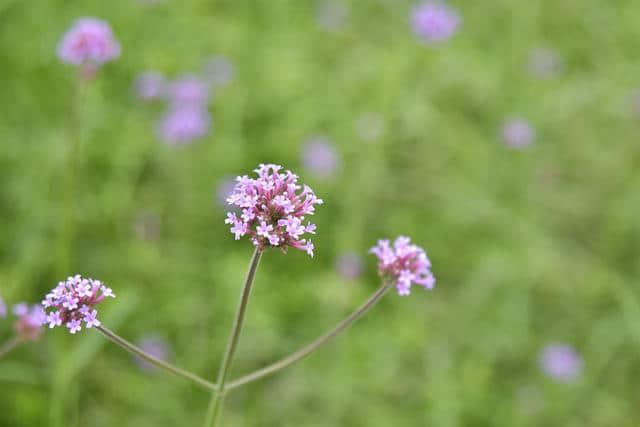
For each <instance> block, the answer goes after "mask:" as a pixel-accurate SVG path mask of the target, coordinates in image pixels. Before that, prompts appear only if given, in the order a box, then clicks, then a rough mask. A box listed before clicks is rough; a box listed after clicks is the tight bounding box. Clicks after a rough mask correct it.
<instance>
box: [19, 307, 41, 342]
mask: <svg viewBox="0 0 640 427" xmlns="http://www.w3.org/2000/svg"><path fill="white" fill-rule="evenodd" d="M13 314H15V316H16V317H17V318H18V319H17V320H16V323H15V324H14V326H13V328H14V331H15V333H16V337H17V338H18V339H19V340H21V341H36V340H37V339H38V338H40V334H42V325H43V324H45V323H46V322H47V315H46V314H45V312H44V310H43V309H42V307H41V306H40V305H39V304H34V305H31V306H29V305H27V304H25V303H20V304H16V305H15V306H14V307H13Z"/></svg>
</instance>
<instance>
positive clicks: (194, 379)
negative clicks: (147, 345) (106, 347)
mask: <svg viewBox="0 0 640 427" xmlns="http://www.w3.org/2000/svg"><path fill="white" fill-rule="evenodd" d="M95 328H96V329H97V330H98V331H100V332H101V333H102V335H104V336H105V337H106V338H108V339H109V340H111V341H113V342H114V343H116V344H118V345H119V346H120V347H122V348H124V349H125V350H127V351H128V352H129V353H132V354H134V355H136V356H138V357H139V358H141V359H144V360H145V361H147V362H149V363H151V364H152V365H154V366H157V367H158V368H160V369H164V370H165V371H168V372H171V373H172V374H174V375H177V376H179V377H182V378H186V379H188V380H189V381H192V382H194V383H196V384H198V385H200V386H201V387H204V388H206V389H207V390H211V391H216V390H217V389H218V387H217V386H216V385H215V384H213V383H210V382H209V381H207V380H205V379H203V378H200V377H199V376H197V375H196V374H192V373H191V372H188V371H185V370H184V369H181V368H178V367H177V366H173V365H172V364H170V363H167V362H165V361H164V360H160V359H158V358H157V357H154V356H152V355H150V354H149V353H147V352H145V351H144V350H142V349H141V348H139V347H136V346H135V345H133V344H131V343H130V342H129V341H127V340H125V339H124V338H122V337H120V336H118V335H116V334H115V333H114V332H112V331H110V330H109V329H107V328H105V327H104V326H96V327H95Z"/></svg>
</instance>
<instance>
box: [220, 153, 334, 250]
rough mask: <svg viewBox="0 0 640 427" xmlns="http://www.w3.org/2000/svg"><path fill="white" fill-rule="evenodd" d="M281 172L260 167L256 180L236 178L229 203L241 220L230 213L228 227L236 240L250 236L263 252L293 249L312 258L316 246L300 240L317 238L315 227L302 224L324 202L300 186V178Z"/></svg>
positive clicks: (279, 167)
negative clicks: (266, 250) (237, 210)
mask: <svg viewBox="0 0 640 427" xmlns="http://www.w3.org/2000/svg"><path fill="white" fill-rule="evenodd" d="M282 169H283V168H282V166H278V165H273V164H267V165H264V164H261V165H260V166H259V167H258V169H256V170H255V172H256V173H257V174H258V178H257V179H253V178H249V177H248V176H246V175H245V176H239V177H237V178H236V185H235V188H234V189H233V192H232V193H231V195H230V196H229V197H228V198H227V203H228V204H230V205H235V206H237V207H238V208H240V210H241V213H240V216H238V214H237V213H236V212H229V213H227V219H226V220H225V223H226V224H230V225H231V232H232V233H233V234H234V235H235V238H236V240H239V239H240V238H241V237H242V236H245V235H247V236H250V237H251V241H252V242H253V244H254V245H256V246H257V247H258V248H260V249H264V248H266V247H268V246H275V247H279V248H281V249H282V250H283V251H285V252H286V250H287V248H288V247H289V246H290V247H292V248H295V249H300V250H304V251H306V252H307V253H308V254H309V255H310V256H313V243H311V240H310V239H308V238H301V237H302V235H303V234H305V233H310V234H315V230H316V226H315V224H311V223H310V222H307V224H306V225H304V224H303V221H304V217H305V215H313V214H314V212H315V206H314V205H321V204H322V203H323V202H322V199H319V198H317V197H316V195H315V194H314V192H313V190H311V188H309V187H308V186H307V185H304V186H300V185H298V184H297V182H298V176H297V175H294V174H293V173H291V171H284V172H283V173H280V171H281V170H282ZM300 189H302V191H300V192H298V190H300Z"/></svg>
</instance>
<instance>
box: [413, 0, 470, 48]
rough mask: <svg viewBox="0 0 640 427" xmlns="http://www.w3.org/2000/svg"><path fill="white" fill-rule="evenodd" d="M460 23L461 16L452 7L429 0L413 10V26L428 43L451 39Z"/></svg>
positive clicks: (418, 34) (417, 33)
mask: <svg viewBox="0 0 640 427" xmlns="http://www.w3.org/2000/svg"><path fill="white" fill-rule="evenodd" d="M459 25H460V16H459V15H458V13H457V12H456V11H455V10H454V9H452V8H451V7H449V6H447V5H445V4H442V3H439V2H434V1H427V2H425V3H423V4H422V5H420V6H417V7H416V8H414V9H413V10H412V11H411V26H412V27H413V31H414V32H415V33H416V35H417V36H418V37H420V38H421V39H422V40H423V41H425V42H427V43H437V42H441V41H444V40H447V39H449V38H450V37H451V36H453V34H454V33H455V32H456V30H457V29H458V26H459Z"/></svg>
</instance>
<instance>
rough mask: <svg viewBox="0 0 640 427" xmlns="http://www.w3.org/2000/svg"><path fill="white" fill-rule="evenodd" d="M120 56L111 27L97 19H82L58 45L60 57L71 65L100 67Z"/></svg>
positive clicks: (75, 23) (118, 45)
mask: <svg viewBox="0 0 640 427" xmlns="http://www.w3.org/2000/svg"><path fill="white" fill-rule="evenodd" d="M118 56H120V44H119V43H118V42H117V41H116V39H115V38H114V37H113V32H112V31H111V27H110V26H109V24H107V23H106V22H105V21H102V20H100V19H95V18H81V19H78V20H77V21H75V22H74V24H73V26H72V27H71V28H70V29H69V31H67V33H66V34H65V35H64V37H63V38H62V40H61V41H60V44H59V45H58V57H59V58H60V59H61V60H62V61H64V62H67V63H69V64H74V65H89V66H98V65H101V64H104V63H105V62H107V61H110V60H112V59H114V58H117V57H118Z"/></svg>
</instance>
